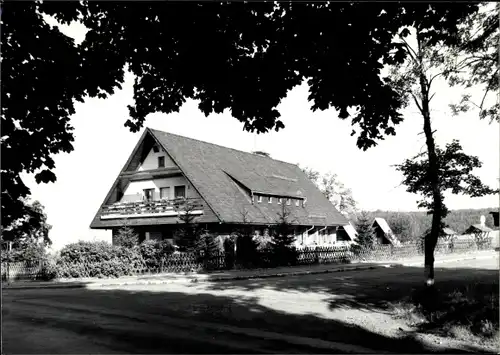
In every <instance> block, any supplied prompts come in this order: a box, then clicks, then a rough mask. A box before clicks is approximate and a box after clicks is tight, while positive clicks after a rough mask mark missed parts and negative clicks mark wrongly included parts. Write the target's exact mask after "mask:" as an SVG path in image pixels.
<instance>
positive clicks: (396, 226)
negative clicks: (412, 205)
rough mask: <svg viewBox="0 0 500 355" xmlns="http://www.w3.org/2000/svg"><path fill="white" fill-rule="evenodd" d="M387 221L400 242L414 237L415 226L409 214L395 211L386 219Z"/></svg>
mask: <svg viewBox="0 0 500 355" xmlns="http://www.w3.org/2000/svg"><path fill="white" fill-rule="evenodd" d="M387 223H388V224H389V227H391V230H392V231H393V232H394V234H395V235H396V236H397V237H398V240H399V241H400V242H402V243H404V242H407V241H411V240H413V239H414V238H413V236H414V235H415V229H416V226H415V221H414V220H413V218H412V216H411V215H409V214H403V213H396V214H393V215H391V216H390V217H389V218H388V219H387Z"/></svg>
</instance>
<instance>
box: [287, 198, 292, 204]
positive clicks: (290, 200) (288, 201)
mask: <svg viewBox="0 0 500 355" xmlns="http://www.w3.org/2000/svg"><path fill="white" fill-rule="evenodd" d="M286 204H287V205H288V206H290V205H291V204H292V199H290V198H287V199H286Z"/></svg>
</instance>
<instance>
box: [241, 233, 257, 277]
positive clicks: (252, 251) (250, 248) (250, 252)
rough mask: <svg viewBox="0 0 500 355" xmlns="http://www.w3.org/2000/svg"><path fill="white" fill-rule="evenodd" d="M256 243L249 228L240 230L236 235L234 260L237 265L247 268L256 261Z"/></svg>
mask: <svg viewBox="0 0 500 355" xmlns="http://www.w3.org/2000/svg"><path fill="white" fill-rule="evenodd" d="M258 259H259V253H258V243H257V241H255V240H254V239H253V236H252V233H251V231H250V230H241V231H240V232H239V233H238V234H237V236H236V260H237V263H238V264H239V265H241V266H242V267H244V268H249V267H252V266H254V265H256V264H257V263H258Z"/></svg>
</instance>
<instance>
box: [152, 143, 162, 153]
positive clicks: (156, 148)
mask: <svg viewBox="0 0 500 355" xmlns="http://www.w3.org/2000/svg"><path fill="white" fill-rule="evenodd" d="M159 151H160V149H159V148H158V146H157V145H154V146H153V152H155V153H158V152H159Z"/></svg>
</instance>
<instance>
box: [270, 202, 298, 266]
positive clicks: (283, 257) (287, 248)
mask: <svg viewBox="0 0 500 355" xmlns="http://www.w3.org/2000/svg"><path fill="white" fill-rule="evenodd" d="M290 216H291V212H290V211H289V210H288V208H286V206H285V205H281V211H280V212H279V213H278V218H277V220H276V225H274V226H273V228H272V229H271V243H270V244H271V250H272V253H273V256H274V257H275V258H276V260H275V261H276V262H277V263H278V264H279V265H294V264H295V263H296V261H297V253H296V250H295V247H294V246H293V244H294V243H295V236H294V228H293V224H292V221H291V220H290Z"/></svg>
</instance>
